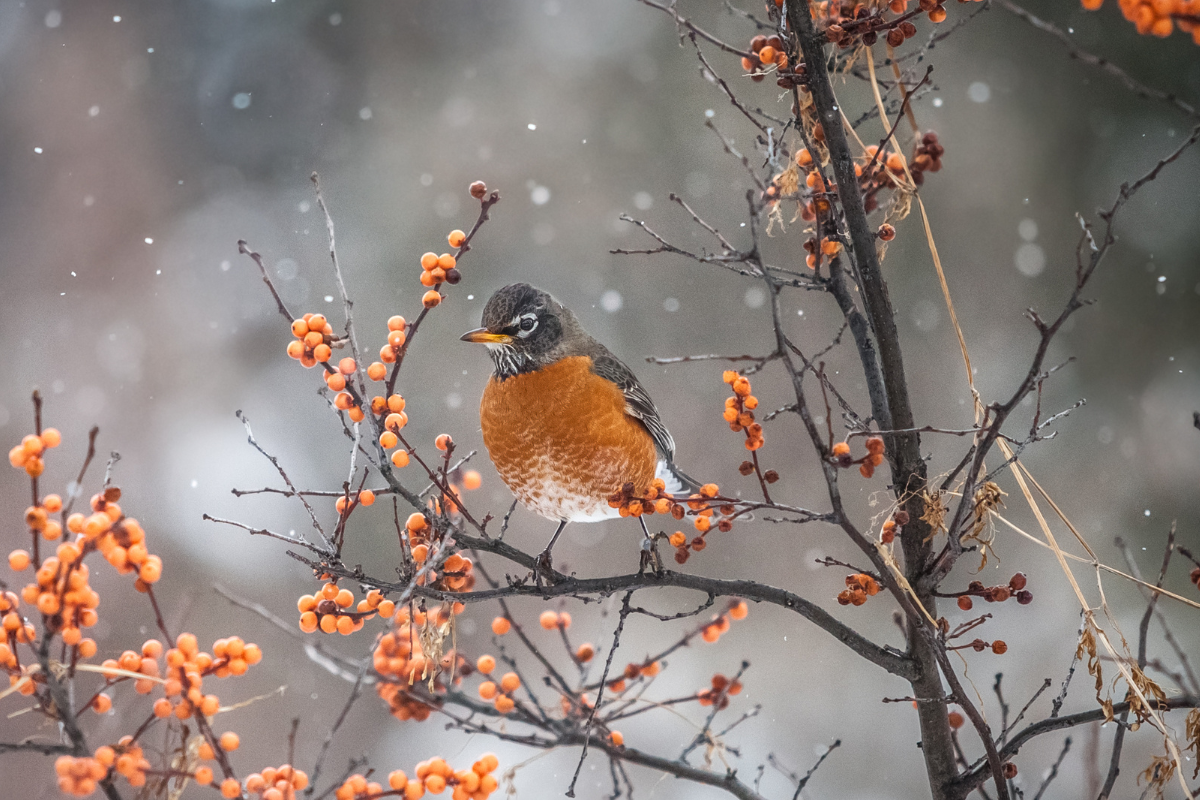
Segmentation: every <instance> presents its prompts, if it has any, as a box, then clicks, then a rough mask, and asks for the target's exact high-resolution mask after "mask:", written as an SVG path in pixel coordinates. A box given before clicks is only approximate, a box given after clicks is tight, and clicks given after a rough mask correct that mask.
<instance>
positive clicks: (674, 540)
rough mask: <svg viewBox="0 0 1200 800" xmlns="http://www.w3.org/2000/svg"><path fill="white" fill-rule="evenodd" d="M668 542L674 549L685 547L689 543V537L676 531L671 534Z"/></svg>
mask: <svg viewBox="0 0 1200 800" xmlns="http://www.w3.org/2000/svg"><path fill="white" fill-rule="evenodd" d="M667 541H669V542H670V543H671V546H672V547H683V545H684V543H685V542H686V541H687V535H686V534H684V532H683V531H675V532H674V533H672V534H671V538H670V539H668V540H667Z"/></svg>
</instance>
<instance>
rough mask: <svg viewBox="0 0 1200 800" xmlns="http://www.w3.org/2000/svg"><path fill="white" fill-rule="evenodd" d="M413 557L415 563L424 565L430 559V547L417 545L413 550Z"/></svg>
mask: <svg viewBox="0 0 1200 800" xmlns="http://www.w3.org/2000/svg"><path fill="white" fill-rule="evenodd" d="M412 557H413V561H416V562H417V563H418V564H424V563H425V559H427V558H429V545H427V544H418V545H415V546H414V547H413V549H412Z"/></svg>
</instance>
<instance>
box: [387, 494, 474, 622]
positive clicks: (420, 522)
mask: <svg viewBox="0 0 1200 800" xmlns="http://www.w3.org/2000/svg"><path fill="white" fill-rule="evenodd" d="M404 530H405V534H406V536H407V539H408V547H409V552H410V553H411V555H412V559H413V561H415V562H416V563H417V564H425V562H426V561H428V560H429V541H430V540H429V536H430V534H431V533H432V532H433V528H432V526H431V525H430V524H429V519H428V518H427V517H426V516H425V515H424V514H421V513H414V514H410V515H409V517H408V520H407V521H406V522H405V524H404ZM441 567H442V569H441V572H440V573H439V572H438V570H437V569H435V568H433V567H430V568H428V569H424V568H423V569H422V571H421V572H420V574H418V575H417V584H418V585H420V586H433V587H436V588H439V589H445V590H446V591H449V592H465V591H469V590H470V589H472V588H473V587H474V586H475V564H474V562H472V561H471V559H470V558H468V557H466V556H464V555H462V554H460V553H452V554H450V555H449V556H447V557H446V560H445V561H443V562H442V565H441ZM456 613H457V612H456Z"/></svg>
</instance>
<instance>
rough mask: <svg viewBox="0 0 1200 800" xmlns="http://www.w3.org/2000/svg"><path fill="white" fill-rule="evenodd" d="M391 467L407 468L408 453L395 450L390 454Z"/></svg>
mask: <svg viewBox="0 0 1200 800" xmlns="http://www.w3.org/2000/svg"><path fill="white" fill-rule="evenodd" d="M392 466H395V467H407V466H408V452H407V451H405V450H397V451H396V452H394V453H392Z"/></svg>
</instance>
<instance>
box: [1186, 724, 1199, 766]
mask: <svg viewBox="0 0 1200 800" xmlns="http://www.w3.org/2000/svg"><path fill="white" fill-rule="evenodd" d="M1186 736H1187V740H1188V746H1187V749H1188V750H1191V751H1192V752H1193V753H1195V754H1196V768H1195V769H1194V770H1192V780H1196V777H1197V776H1200V708H1193V709H1192V710H1191V711H1189V712H1188V715H1187V733H1186Z"/></svg>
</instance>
